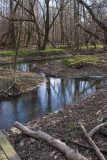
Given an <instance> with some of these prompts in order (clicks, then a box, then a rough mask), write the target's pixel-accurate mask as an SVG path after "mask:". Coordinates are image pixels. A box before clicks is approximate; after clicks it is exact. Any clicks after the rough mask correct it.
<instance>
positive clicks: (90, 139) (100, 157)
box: [79, 123, 105, 160]
mask: <svg viewBox="0 0 107 160" xmlns="http://www.w3.org/2000/svg"><path fill="white" fill-rule="evenodd" d="M79 124H80V127H81V129H82V131H83V132H84V134H85V136H86V137H87V138H88V141H89V143H90V144H91V145H92V147H93V148H94V150H95V151H96V154H97V156H98V157H99V159H100V160H105V158H104V156H103V154H102V153H101V152H100V150H99V148H98V147H97V146H96V144H95V143H94V141H93V140H92V138H91V137H90V136H89V134H88V133H87V132H86V130H85V128H84V126H83V124H82V123H79Z"/></svg>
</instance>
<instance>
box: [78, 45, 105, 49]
mask: <svg viewBox="0 0 107 160" xmlns="http://www.w3.org/2000/svg"><path fill="white" fill-rule="evenodd" d="M88 47H89V48H94V47H95V46H94V45H90V46H88ZM79 48H80V49H87V47H86V46H81V47H79ZM96 48H104V46H103V45H96Z"/></svg>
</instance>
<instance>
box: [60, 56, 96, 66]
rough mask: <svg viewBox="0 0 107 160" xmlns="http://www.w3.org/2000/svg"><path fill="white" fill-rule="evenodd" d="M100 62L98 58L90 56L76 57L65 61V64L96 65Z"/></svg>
mask: <svg viewBox="0 0 107 160" xmlns="http://www.w3.org/2000/svg"><path fill="white" fill-rule="evenodd" d="M97 61H99V60H98V57H96V56H89V55H76V56H73V57H72V58H69V59H65V60H64V61H63V63H64V64H66V65H69V66H72V65H74V64H77V63H80V62H84V63H96V62H97Z"/></svg>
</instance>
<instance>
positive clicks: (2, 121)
mask: <svg viewBox="0 0 107 160" xmlns="http://www.w3.org/2000/svg"><path fill="white" fill-rule="evenodd" d="M59 61H60V60H54V61H52V60H51V61H42V62H28V63H20V64H18V65H17V68H18V69H20V70H22V71H24V72H26V71H30V69H31V68H32V67H34V66H36V65H37V64H49V63H58V62H59ZM5 68H8V69H11V68H12V65H8V66H5ZM40 74H41V75H42V76H43V77H45V76H46V75H45V74H44V73H43V72H41V73H40ZM103 83H106V82H105V81H104V80H102V78H101V77H93V78H92V77H91V78H65V79H62V78H54V77H48V82H46V83H43V84H42V85H40V86H39V87H38V88H36V89H33V90H32V91H30V92H29V93H25V94H23V95H19V96H16V97H12V98H6V99H4V100H3V99H2V100H0V129H9V128H11V127H12V126H13V123H14V122H15V121H19V122H21V123H23V124H25V123H27V122H28V121H30V120H32V119H35V118H37V117H40V116H43V115H44V114H47V113H50V112H54V111H56V110H58V109H61V108H63V107H64V106H66V105H68V104H70V103H74V102H78V101H80V100H81V99H83V98H85V97H86V96H88V95H89V94H90V93H94V92H95V91H96V89H97V88H98V87H99V86H100V85H101V84H103Z"/></svg>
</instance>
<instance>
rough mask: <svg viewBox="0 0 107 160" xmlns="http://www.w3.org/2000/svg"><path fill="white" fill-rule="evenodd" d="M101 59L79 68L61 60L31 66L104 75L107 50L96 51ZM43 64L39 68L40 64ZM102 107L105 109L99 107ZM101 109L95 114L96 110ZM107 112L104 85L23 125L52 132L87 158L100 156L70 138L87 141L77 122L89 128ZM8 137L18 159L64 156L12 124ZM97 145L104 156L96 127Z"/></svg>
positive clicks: (104, 141) (104, 143) (106, 143)
mask: <svg viewBox="0 0 107 160" xmlns="http://www.w3.org/2000/svg"><path fill="white" fill-rule="evenodd" d="M99 57H100V58H101V59H102V60H103V59H104V60H105V61H104V62H99V63H97V64H95V65H87V66H85V67H83V68H81V69H75V68H71V67H67V66H64V65H63V64H53V65H44V66H43V65H42V66H39V67H38V68H34V70H37V69H39V70H42V71H44V72H45V73H47V74H48V75H54V76H55V77H77V76H81V77H83V76H84V77H85V76H102V77H104V78H105V79H106V77H107V61H106V59H107V54H105V55H99ZM41 67H42V68H41ZM103 107H104V109H102V108H103ZM100 109H102V111H101V112H100V113H99V114H98V115H97V114H96V113H97V112H98V111H99V110H100ZM106 115H107V86H103V88H101V89H99V90H97V91H96V93H94V94H92V95H90V96H89V97H87V98H86V99H84V100H82V101H81V102H79V103H76V104H70V105H69V106H65V108H64V109H63V110H60V111H58V112H55V113H53V114H52V113H51V114H48V115H45V116H44V117H42V118H40V119H35V120H32V121H31V122H29V123H28V124H27V125H26V126H27V127H28V128H30V129H32V130H42V131H44V132H46V133H48V134H50V135H51V136H53V137H55V138H58V139H60V140H61V141H62V142H65V143H66V144H67V145H68V146H70V147H71V148H73V149H74V150H75V151H77V152H80V153H81V154H82V155H84V156H86V157H87V158H88V160H99V158H98V157H97V156H96V153H95V151H94V150H93V149H87V148H83V147H80V146H78V145H75V144H73V142H72V140H75V141H77V142H80V143H82V144H88V145H90V144H89V143H88V140H87V138H86V137H85V135H84V133H83V132H82V130H81V128H80V126H79V125H78V122H82V123H83V124H84V126H85V128H86V130H87V132H89V131H90V130H91V129H92V128H93V127H95V126H96V125H97V120H98V119H100V118H101V117H103V116H106ZM4 133H5V134H6V135H7V137H8V139H9V141H10V142H11V144H12V145H13V147H14V148H15V150H16V151H17V153H18V154H19V156H20V158H21V160H67V158H66V157H65V155H64V154H62V153H61V152H60V151H58V150H57V149H55V148H53V147H52V146H50V145H49V144H47V143H46V142H44V141H42V140H37V139H32V138H31V137H28V136H26V135H23V134H22V133H21V132H20V131H19V130H17V129H15V128H12V129H10V130H8V131H4ZM93 140H94V141H95V142H96V144H97V146H98V147H99V148H103V149H106V154H105V153H104V156H105V159H107V137H106V136H104V135H103V134H101V132H100V131H99V132H98V133H97V134H95V136H94V137H93Z"/></svg>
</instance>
